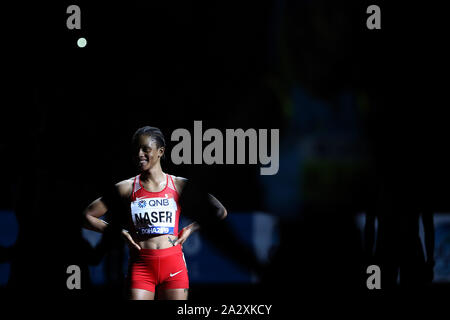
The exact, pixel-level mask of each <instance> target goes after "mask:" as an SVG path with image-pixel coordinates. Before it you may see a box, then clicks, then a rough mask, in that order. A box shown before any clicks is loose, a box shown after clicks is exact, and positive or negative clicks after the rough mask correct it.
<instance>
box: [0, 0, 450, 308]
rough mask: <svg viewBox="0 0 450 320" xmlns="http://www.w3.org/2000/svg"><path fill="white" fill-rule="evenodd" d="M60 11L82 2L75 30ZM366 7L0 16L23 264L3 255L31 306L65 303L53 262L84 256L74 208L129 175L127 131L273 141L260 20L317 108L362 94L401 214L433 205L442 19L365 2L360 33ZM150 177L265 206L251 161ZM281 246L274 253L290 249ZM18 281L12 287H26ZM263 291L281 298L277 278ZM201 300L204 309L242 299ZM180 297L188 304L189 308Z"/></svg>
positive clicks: (437, 180) (441, 100)
mask: <svg viewBox="0 0 450 320" xmlns="http://www.w3.org/2000/svg"><path fill="white" fill-rule="evenodd" d="M70 4H78V5H79V6H80V7H81V11H82V28H81V30H68V29H67V28H66V19H67V14H66V13H65V10H66V8H67V6H68V5H70ZM369 4H372V3H369V2H367V1H360V2H357V1H342V2H339V1H283V2H280V1H257V2H252V1H251V2H243V1H239V2H238V1H236V2H234V1H183V2H177V3H175V2H156V1H155V2H144V1H128V2H123V3H119V2H107V1H96V2H95V3H92V2H87V1H77V2H73V3H72V2H70V3H69V2H67V1H60V3H57V4H55V3H46V4H44V3H22V2H21V3H9V4H5V5H2V13H3V15H2V19H1V23H2V34H3V36H2V56H3V58H2V61H3V63H2V76H3V78H4V81H3V84H2V96H1V110H2V111H1V112H2V116H1V120H0V121H1V126H0V130H1V131H0V135H1V141H0V148H1V149H0V152H1V157H2V158H1V168H2V170H1V171H0V177H1V181H2V184H1V185H0V188H1V190H0V192H1V195H2V196H1V203H0V205H1V207H2V209H17V208H18V207H19V208H21V206H24V207H25V208H24V209H22V211H21V212H26V214H23V215H18V220H19V225H20V228H21V229H20V234H19V240H18V244H17V248H18V250H19V252H27V256H26V257H25V256H22V255H19V258H17V259H16V266H17V265H19V266H18V267H17V268H18V269H17V270H19V271H17V272H18V273H19V274H29V273H30V272H31V271H29V270H30V269H29V266H26V267H25V265H24V264H25V263H26V261H30V260H31V261H33V262H34V268H33V272H31V273H32V274H33V275H34V276H31V277H33V279H34V282H33V283H34V287H35V288H45V289H47V290H48V291H49V293H48V294H47V293H46V294H42V295H41V297H52V298H55V297H61V296H64V297H68V298H69V299H70V298H71V296H75V294H71V293H70V294H69V293H67V292H66V291H67V290H65V277H66V275H65V273H64V271H65V269H64V268H63V267H64V266H65V265H67V264H68V263H72V261H81V260H82V259H83V258H82V256H83V249H82V248H83V246H84V244H82V243H81V242H79V241H81V240H79V236H80V234H79V228H78V227H76V226H78V224H79V218H78V217H79V215H78V213H79V212H81V211H82V210H83V208H84V207H85V206H86V205H87V204H88V203H89V202H90V201H92V199H94V198H96V197H97V196H99V195H100V194H101V192H102V190H104V189H105V188H107V186H108V185H110V184H111V183H113V182H117V181H120V180H122V179H125V178H128V177H130V176H133V175H134V174H135V173H136V171H135V169H134V167H133V164H132V161H131V153H130V147H129V143H130V138H131V135H132V134H133V132H134V131H135V130H136V129H137V128H138V127H140V126H143V125H147V124H149V125H153V126H156V127H160V128H161V129H162V130H163V132H164V134H165V135H166V140H167V141H170V138H169V137H170V133H171V132H172V131H173V130H174V129H176V128H180V127H183V128H188V129H191V128H192V126H193V121H194V120H203V123H204V126H205V127H214V128H219V129H225V128H240V127H241V128H280V132H281V139H282V138H283V128H284V126H285V125H286V123H285V119H284V118H283V113H282V110H281V105H280V101H279V100H278V99H277V98H276V96H275V94H274V92H273V91H272V90H270V88H269V87H268V85H267V82H266V81H265V79H266V78H267V77H268V76H270V75H274V74H275V75H276V74H278V73H280V62H279V55H280V49H279V48H278V47H277V39H279V38H278V37H279V33H278V32H280V31H279V29H277V26H278V27H279V25H277V22H276V19H275V18H274V12H275V11H276V10H281V9H280V8H284V14H283V16H284V17H285V19H286V20H285V21H287V22H286V24H285V29H284V31H283V32H282V34H283V35H284V36H285V37H286V38H287V39H288V41H287V43H288V46H289V48H290V50H291V51H292V52H293V56H294V63H293V69H292V73H293V74H294V77H295V79H296V80H297V81H298V82H299V83H301V84H302V85H303V86H304V87H306V88H307V89H308V90H309V91H310V92H311V93H313V94H314V95H317V96H319V97H321V98H324V99H332V98H333V94H334V93H335V92H338V91H339V90H341V89H343V88H352V89H354V90H361V91H364V92H366V93H367V95H368V97H369V99H370V101H371V106H372V108H371V110H370V116H369V117H368V119H366V121H367V122H366V123H364V125H365V128H366V129H367V132H366V134H367V137H368V141H369V144H370V150H371V152H372V153H371V156H372V159H373V160H374V163H375V168H374V170H375V171H374V172H376V177H377V178H376V179H378V178H379V179H385V180H383V181H389V183H392V184H393V185H395V191H394V193H395V196H396V197H398V199H403V200H404V201H405V202H406V203H410V202H414V201H419V202H420V203H421V204H422V205H423V206H426V207H427V208H431V210H434V211H446V210H448V209H449V208H450V203H449V201H448V198H449V197H448V192H447V191H448V187H447V185H448V181H449V177H450V176H449V175H450V172H449V169H448V163H449V162H448V160H449V157H448V153H447V150H446V147H447V136H448V134H447V131H448V125H447V123H448V120H447V119H448V117H447V112H446V109H447V98H446V93H447V90H446V84H447V83H448V81H447V72H446V71H447V70H446V68H447V66H446V59H445V58H444V57H445V56H446V51H445V49H444V43H445V39H446V32H445V30H444V27H445V16H444V12H445V11H444V10H443V8H442V7H441V5H438V4H428V3H427V4H420V5H419V4H417V5H414V4H412V3H408V2H406V1H405V2H396V4H395V5H394V4H392V3H385V2H377V3H376V4H379V5H380V7H381V9H382V29H381V30H367V29H366V27H365V20H366V17H367V14H366V13H365V8H367V6H368V5H369ZM314 13H315V14H316V15H319V16H321V17H323V20H322V21H326V22H328V24H327V25H325V26H324V28H325V29H326V30H327V32H326V33H327V34H328V37H326V38H325V39H326V40H324V42H321V41H320V40H319V39H322V38H320V37H319V36H318V34H317V33H316V32H318V31H317V30H318V29H317V28H316V27H315V25H314V19H313V18H312V17H313V16H314ZM319 29H320V28H319ZM81 36H82V37H85V38H86V39H87V46H86V47H85V48H78V47H77V46H76V40H77V39H78V38H79V37H81ZM327 41H328V42H327ZM335 43H338V45H336V44H335ZM323 48H325V50H323ZM327 49H328V50H327ZM168 147H169V151H170V142H169V146H168ZM163 168H164V169H165V170H167V171H168V172H171V173H173V174H175V175H180V176H186V177H188V178H190V177H192V176H198V175H200V176H201V177H205V179H204V181H205V183H207V185H208V188H209V190H211V193H213V194H215V195H216V196H217V197H218V198H219V199H220V200H221V201H222V202H223V203H224V204H226V206H227V208H228V209H229V210H230V211H233V210H234V211H245V210H258V209H262V210H263V209H264V207H263V205H262V203H263V202H262V200H261V199H262V198H263V197H264V196H266V195H264V194H263V192H262V190H261V187H260V186H259V184H258V180H257V177H258V174H259V167H258V166H237V165H236V166H211V167H207V166H196V167H182V166H174V165H172V164H171V163H169V161H167V162H166V163H165V164H164V165H163ZM412 172H414V174H411V173H412ZM206 177H207V178H208V179H206ZM244 182H245V183H244ZM375 183H376V182H374V181H366V186H367V190H369V191H368V192H367V193H366V194H365V195H364V197H367V198H364V197H363V198H362V199H360V202H358V206H364V205H365V203H366V202H367V201H370V198H371V196H372V195H371V193H370V190H372V189H371V188H373V185H374V184H375ZM18 211H20V210H18ZM289 234H290V233H289ZM283 239H284V238H283ZM287 239H288V240H287V242H286V243H284V244H285V245H286V246H287V247H289V246H290V245H291V240H292V239H291V238H290V237H287ZM294 241H295V238H294ZM31 248H33V249H31ZM20 250H22V251H20ZM294 257H295V254H294V255H293V257H292V258H291V259H294ZM80 259H81V260H80ZM37 261H39V262H38V263H36V262H37ZM27 270H28V271H27ZM19 278H20V280H18V281H19V283H22V284H25V283H27V281H28V280H25V279H24V278H23V277H19ZM269 279H271V280H273V278H269ZM337 281H338V282H339V283H341V282H345V280H344V279H341V280H337ZM293 285H294V286H295V285H298V283H297V282H296V281H293ZM310 285H311V284H310ZM275 287H276V290H280V289H282V288H286V290H288V289H292V286H291V285H290V284H289V283H282V284H277V285H276V286H275ZM265 289H267V291H264V293H262V292H261V291H257V292H259V294H260V297H266V295H265V293H266V292H270V293H271V294H272V295H273V294H275V293H274V292H273V291H271V289H270V285H269V288H266V287H265ZM41 290H42V289H41ZM47 290H42V291H45V292H47ZM209 290H212V292H215V293H216V294H217V297H218V299H219V297H227V296H230V295H237V297H248V295H247V293H248V292H252V294H254V292H256V291H252V290H254V289H251V288H241V289H240V290H236V289H234V288H210V289H209ZM342 290H344V291H345V289H342ZM195 292H196V291H193V298H197V301H199V300H200V301H201V300H202V299H204V297H203V296H202V295H201V294H200V293H195ZM197 292H201V290H200V289H199V290H198V291H197ZM443 292H444V294H445V291H443ZM8 294H9V293H8V292H6V293H5V295H8ZM196 294H197V296H195V295H196ZM283 294H286V293H283ZM204 296H205V297H207V296H208V293H206V292H205V293H204ZM268 296H269V297H271V299H275V298H274V297H273V296H271V295H268ZM257 297H258V295H257ZM276 297H277V298H280V297H279V296H278V295H276ZM73 298H75V297H73ZM77 298H80V297H77ZM372 298H373V297H372ZM291 299H294V298H292V296H291V297H290V298H289V299H288V300H291ZM370 299H371V297H370V296H369V300H370ZM282 300H283V299H282ZM294 300H295V299H294Z"/></svg>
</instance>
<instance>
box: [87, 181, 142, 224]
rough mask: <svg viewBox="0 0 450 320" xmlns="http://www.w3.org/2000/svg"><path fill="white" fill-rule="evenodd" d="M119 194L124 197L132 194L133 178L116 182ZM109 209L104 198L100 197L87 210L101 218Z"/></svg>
mask: <svg viewBox="0 0 450 320" xmlns="http://www.w3.org/2000/svg"><path fill="white" fill-rule="evenodd" d="M116 187H117V190H118V192H119V195H120V196H121V197H123V198H129V197H130V195H131V191H132V188H133V180H132V179H128V180H123V181H121V182H119V183H117V184H116ZM107 211H108V208H107V207H106V204H105V202H104V201H103V200H102V198H101V197H100V198H98V199H96V200H94V201H93V202H92V203H91V204H90V205H88V207H87V208H86V210H85V212H84V213H85V214H86V215H90V216H93V217H96V218H100V217H101V216H103V215H104V214H105V213H106V212H107Z"/></svg>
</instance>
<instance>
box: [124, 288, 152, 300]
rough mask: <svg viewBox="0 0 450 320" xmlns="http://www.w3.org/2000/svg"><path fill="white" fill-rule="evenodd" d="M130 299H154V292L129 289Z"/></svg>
mask: <svg viewBox="0 0 450 320" xmlns="http://www.w3.org/2000/svg"><path fill="white" fill-rule="evenodd" d="M130 300H155V293H154V292H151V291H148V290H144V289H131V290H130Z"/></svg>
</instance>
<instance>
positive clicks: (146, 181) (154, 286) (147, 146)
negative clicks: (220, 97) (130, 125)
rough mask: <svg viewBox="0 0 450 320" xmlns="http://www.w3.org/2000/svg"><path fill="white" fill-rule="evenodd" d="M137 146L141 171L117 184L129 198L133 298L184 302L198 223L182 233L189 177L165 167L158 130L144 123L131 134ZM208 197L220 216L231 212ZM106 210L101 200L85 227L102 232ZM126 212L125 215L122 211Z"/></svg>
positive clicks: (128, 238) (91, 210)
mask: <svg viewBox="0 0 450 320" xmlns="http://www.w3.org/2000/svg"><path fill="white" fill-rule="evenodd" d="M132 144H133V148H134V149H133V150H134V152H135V156H136V162H137V165H138V168H139V170H140V174H139V175H137V176H135V177H132V178H130V179H127V180H124V181H121V182H119V183H117V184H116V188H117V192H118V194H119V195H120V197H121V198H122V199H124V200H126V201H129V202H130V211H129V212H127V213H124V214H128V218H127V219H126V221H127V224H128V226H127V230H129V232H128V231H126V230H122V235H123V236H124V238H125V239H126V241H127V243H128V245H129V247H130V263H129V270H128V281H129V284H130V299H132V300H154V299H155V293H157V296H158V299H166V300H186V299H187V296H188V289H189V279H188V273H187V267H186V262H185V259H184V255H183V252H182V246H183V243H184V242H185V241H186V239H187V238H188V237H189V236H190V235H191V234H192V232H194V231H196V230H197V229H198V228H199V226H198V224H197V223H196V222H193V223H191V224H190V225H188V226H186V227H185V228H183V229H182V230H180V231H179V232H178V222H179V217H180V211H181V210H180V205H179V197H180V194H181V192H182V191H183V187H184V186H185V184H186V181H187V180H186V179H184V178H181V177H175V176H173V175H170V174H167V173H165V172H163V171H162V168H161V158H162V157H163V156H164V152H165V146H166V144H165V139H164V136H163V134H162V132H161V130H159V129H158V128H155V127H150V126H146V127H142V128H140V129H138V130H137V131H136V132H135V134H134V135H133V139H132ZM208 197H209V201H210V203H211V204H212V205H213V207H214V208H215V209H217V210H216V213H217V216H218V217H219V218H221V219H223V218H225V217H226V215H227V211H226V209H225V208H224V206H223V205H222V204H221V203H220V202H219V201H218V200H217V199H216V198H214V197H213V196H212V195H209V196H208ZM107 211H108V208H107V206H106V204H105V201H103V200H102V198H99V199H97V200H95V201H94V202H92V203H91V204H90V205H89V206H88V207H87V208H86V210H85V212H84V218H85V219H84V227H85V228H87V229H90V230H93V231H97V232H103V231H104V230H105V228H106V227H107V223H106V222H104V221H103V220H100V219H99V218H100V217H102V216H103V215H104V214H105V213H106V212H107ZM121 214H122V213H121Z"/></svg>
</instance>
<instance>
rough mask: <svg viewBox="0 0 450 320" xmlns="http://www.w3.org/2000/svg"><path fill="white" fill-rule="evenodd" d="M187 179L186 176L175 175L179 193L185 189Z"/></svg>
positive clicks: (174, 178) (174, 179) (174, 180)
mask: <svg viewBox="0 0 450 320" xmlns="http://www.w3.org/2000/svg"><path fill="white" fill-rule="evenodd" d="M187 181H188V179H186V178H183V177H176V176H173V182H174V183H175V188H177V191H178V192H179V193H181V191H182V190H183V188H184V186H185V184H186V182H187Z"/></svg>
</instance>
